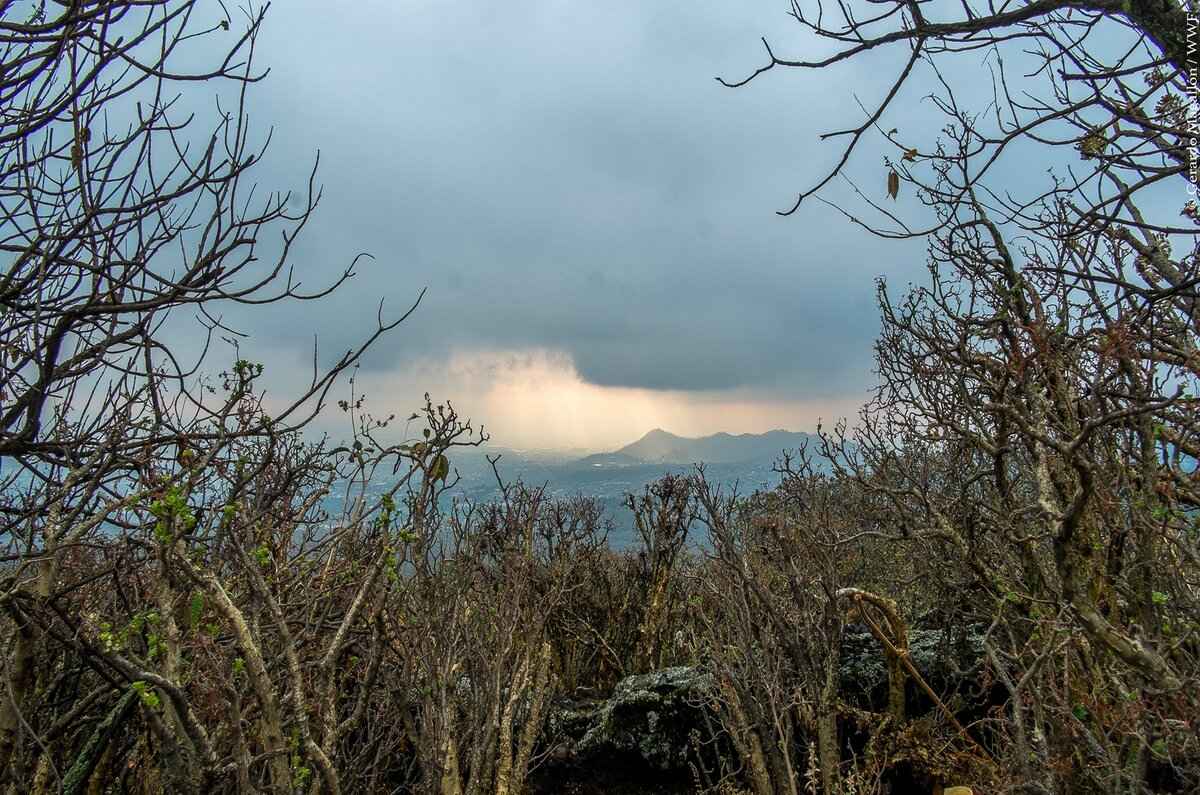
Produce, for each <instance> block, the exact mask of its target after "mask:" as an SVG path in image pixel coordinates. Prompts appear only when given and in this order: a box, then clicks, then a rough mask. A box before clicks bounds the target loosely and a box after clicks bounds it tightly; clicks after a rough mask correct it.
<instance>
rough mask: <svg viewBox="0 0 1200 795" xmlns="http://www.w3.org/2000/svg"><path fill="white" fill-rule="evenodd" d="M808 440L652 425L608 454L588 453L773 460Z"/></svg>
mask: <svg viewBox="0 0 1200 795" xmlns="http://www.w3.org/2000/svg"><path fill="white" fill-rule="evenodd" d="M808 439H809V435H808V434H806V433H792V432H789V431H780V430H774V431H769V432H767V433H762V434H754V433H742V434H737V435H733V434H729V433H725V432H721V433H715V434H712V435H711V436H702V437H700V438H690V437H684V436H676V435H675V434H673V433H670V432H669V431H665V430H663V429H662V428H654V429H653V430H651V431H648V432H647V433H646V435H645V436H643V437H642V438H641V439H638V440H637V441H636V442H634V443H632V444H628V445H625V446H624V447H622V448H621V449H620V450H616V451H614V452H612V453H608V454H602V455H601V456H599V457H597V456H592V458H607V459H613V460H618V459H619V460H622V461H637V462H641V463H648V464H660V463H674V464H693V463H700V462H707V463H714V464H715V463H737V462H741V461H753V460H773V459H776V458H778V457H779V456H780V455H781V454H782V453H783V451H784V450H794V449H796V448H798V447H800V446H801V445H803V444H805V443H806V442H807V441H808Z"/></svg>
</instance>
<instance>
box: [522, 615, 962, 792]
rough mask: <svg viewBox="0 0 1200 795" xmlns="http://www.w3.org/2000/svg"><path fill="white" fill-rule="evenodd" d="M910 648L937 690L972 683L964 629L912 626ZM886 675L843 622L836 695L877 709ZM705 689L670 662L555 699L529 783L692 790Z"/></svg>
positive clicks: (919, 707)
mask: <svg viewBox="0 0 1200 795" xmlns="http://www.w3.org/2000/svg"><path fill="white" fill-rule="evenodd" d="M909 653H910V656H911V659H912V661H913V664H914V665H915V667H916V668H917V670H918V671H920V672H921V674H922V676H924V677H925V679H926V680H927V681H928V682H929V683H930V685H931V686H933V687H934V688H935V689H937V690H939V691H942V692H944V691H946V690H948V689H952V688H954V687H956V686H966V685H969V684H970V683H971V682H973V681H974V679H975V676H976V675H977V674H978V672H979V664H980V663H981V661H982V659H983V639H982V637H981V636H979V635H977V634H974V633H971V632H967V633H958V634H957V635H956V636H955V637H950V636H947V635H945V634H944V633H942V632H941V631H938V630H913V631H911V632H910V633H909ZM887 677H888V673H887V665H886V663H885V661H884V658H883V655H882V653H881V650H880V648H879V644H878V642H877V641H876V640H875V639H874V638H873V637H872V636H871V635H870V634H869V633H867V632H866V631H865V630H863V631H858V630H857V629H850V630H848V631H847V632H846V635H845V637H844V638H843V643H842V659H841V689H842V697H843V698H844V699H846V700H847V701H848V702H851V703H854V704H856V705H858V706H861V707H864V708H869V709H873V710H876V711H878V710H881V709H883V708H884V707H885V706H886V702H887ZM711 687H712V679H711V677H710V676H709V675H708V674H706V673H704V672H703V671H702V670H701V669H699V668H692V667H677V668H667V669H664V670H661V671H655V672H653V673H648V674H640V675H637V676H630V677H626V678H625V679H622V680H621V681H620V682H619V683H618V684H617V686H616V688H615V689H614V690H613V692H612V694H611V695H610V696H608V697H607V698H604V699H581V700H564V701H561V702H559V703H558V704H557V705H556V706H555V709H554V710H553V711H552V713H551V715H550V718H549V727H548V729H549V731H548V742H549V743H550V744H551V747H550V748H549V749H548V757H547V759H546V762H545V764H544V765H542V767H541V769H540V770H539V772H538V773H537V774H536V775H535V780H534V781H533V782H532V783H533V785H534V791H539V792H550V791H555V792H560V791H573V792H579V793H586V792H613V793H620V792H624V793H633V792H637V793H649V792H663V793H672V792H689V791H692V790H693V789H694V787H693V785H692V782H691V776H692V770H691V767H690V765H689V763H691V762H693V761H695V759H696V754H697V753H698V749H699V748H701V747H703V748H711V746H708V745H705V744H704V743H701V744H699V745H698V744H697V739H699V740H702V741H706V740H708V739H709V738H711V737H712V735H713V732H712V728H711V725H712V724H711V722H712V715H711V714H708V713H707V711H706V709H705V707H704V704H705V702H706V700H707V695H708V693H709V689H710V688H711ZM909 699H910V702H912V703H911V709H910V712H909V714H910V715H916V714H920V713H921V712H924V711H927V710H928V709H929V706H930V705H929V704H927V703H922V699H921V696H920V694H919V693H918V692H916V689H915V688H914V687H912V686H910V688H909ZM968 700H969V699H968Z"/></svg>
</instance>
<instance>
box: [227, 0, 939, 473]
mask: <svg viewBox="0 0 1200 795" xmlns="http://www.w3.org/2000/svg"><path fill="white" fill-rule="evenodd" d="M787 10H788V5H787V3H786V2H783V0H769V1H767V2H754V3H745V2H733V1H732V0H729V1H728V2H724V1H722V2H710V3H686V4H685V3H683V2H678V1H677V0H656V1H655V2H645V0H613V1H612V2H609V3H604V4H579V3H568V2H565V0H514V2H510V3H504V4H498V3H482V2H477V1H476V0H463V2H458V3H452V4H447V3H434V2H411V1H405V2H375V1H374V0H357V1H356V2H353V3H338V4H330V3H328V2H313V1H311V0H288V2H281V3H276V4H274V5H273V6H272V7H271V9H270V12H269V13H268V16H267V20H266V23H265V28H264V30H263V33H262V36H261V38H260V41H259V43H258V48H257V52H256V60H257V62H258V63H259V64H260V65H261V66H263V67H269V68H270V74H269V76H268V77H267V79H266V80H265V81H264V82H263V83H261V84H259V85H258V86H256V87H255V88H254V89H253V91H252V93H251V95H250V102H249V107H250V113H251V122H252V124H254V125H255V126H256V127H257V128H258V129H259V130H260V131H262V132H265V131H266V130H267V129H269V128H270V129H272V130H273V131H272V139H271V147H270V149H269V152H268V155H267V158H266V159H265V160H264V161H263V163H262V164H261V165H260V166H258V167H257V168H256V172H257V179H258V181H259V182H260V183H261V184H262V186H264V187H266V188H271V189H288V188H300V187H302V186H303V184H304V182H305V180H306V179H307V175H308V170H309V168H310V166H311V164H312V162H313V158H314V157H315V155H316V154H317V152H318V151H319V152H320V170H319V174H318V179H319V182H320V183H321V185H322V186H323V190H324V193H323V198H322V202H321V206H320V208H319V209H318V211H317V214H316V216H315V217H314V219H313V220H312V222H311V224H310V225H309V227H308V228H306V229H305V231H304V233H303V235H302V236H301V238H300V240H299V241H298V244H297V247H296V250H295V253H294V256H293V257H292V265H294V267H295V270H296V273H297V274H298V275H299V276H300V277H301V278H302V279H303V280H304V283H305V284H306V285H316V284H319V283H321V282H323V281H324V280H327V279H328V278H330V277H331V276H333V275H334V274H336V273H337V272H339V271H340V270H341V269H342V268H344V267H345V265H346V264H347V263H348V262H349V261H350V260H351V259H352V258H353V257H354V255H355V254H357V253H359V252H368V253H370V254H371V255H372V256H373V259H371V260H369V261H364V262H363V263H362V265H361V267H359V268H357V269H356V275H355V277H354V279H352V280H351V282H350V283H349V284H347V285H346V286H344V287H343V288H342V289H341V290H339V291H338V292H337V293H335V294H334V295H332V296H330V297H329V298H327V299H324V300H322V301H320V302H316V303H307V304H300V305H296V304H292V305H287V306H277V307H255V308H254V309H253V310H250V309H244V310H231V311H230V312H229V314H228V315H227V316H226V320H227V321H228V322H230V323H232V324H233V325H234V326H235V327H236V328H238V329H239V330H241V331H244V332H246V333H247V334H249V335H250V338H249V340H248V341H247V342H246V343H244V345H243V349H244V352H245V353H246V354H247V355H249V356H250V357H251V358H256V359H258V360H260V361H263V362H264V363H265V364H266V365H267V378H266V379H265V381H264V383H266V384H267V388H268V397H269V398H270V397H271V396H272V393H273V394H274V395H275V396H276V399H277V400H282V398H283V396H284V395H286V393H287V392H288V390H289V389H290V388H292V386H294V385H295V384H296V383H298V382H299V381H300V380H301V379H304V378H307V375H308V372H309V368H310V366H311V360H312V351H313V345H314V337H315V338H316V342H317V345H318V350H319V352H320V354H319V355H320V358H321V360H322V361H330V360H332V359H335V358H336V357H337V355H338V354H340V353H341V352H343V351H344V350H345V349H347V348H349V347H352V346H353V345H355V343H356V342H357V341H358V340H359V339H361V338H362V337H363V336H364V335H365V334H368V333H369V332H370V331H371V330H372V328H373V324H374V322H375V317H376V310H377V308H378V305H379V303H380V301H381V300H382V301H383V302H384V312H385V314H387V313H398V312H400V311H403V310H404V309H406V308H407V307H408V306H409V305H410V304H411V303H412V301H413V300H414V299H415V298H416V296H417V295H418V294H419V293H420V291H421V290H422V289H425V290H426V293H425V297H424V299H423V300H422V302H421V304H420V306H419V307H418V309H417V311H416V312H415V313H414V314H413V316H412V317H411V318H410V319H409V320H408V321H406V322H405V323H404V324H402V325H401V326H400V327H399V328H398V329H397V330H396V331H394V332H392V333H391V334H390V335H389V336H388V337H386V338H384V339H383V340H382V341H381V342H380V343H379V344H378V345H377V346H376V347H375V348H374V349H373V350H372V351H371V352H370V354H369V355H368V356H367V358H366V359H364V361H363V364H362V367H361V369H360V371H359V372H358V375H357V377H356V389H357V390H358V391H359V393H365V394H366V395H367V398H368V401H369V405H370V406H371V408H372V410H373V413H375V414H377V415H386V414H388V413H391V412H395V413H396V414H398V415H403V416H407V414H408V413H410V412H411V411H412V410H413V409H415V408H417V407H419V405H420V402H421V395H422V394H423V393H425V392H430V393H431V395H432V396H433V398H434V400H435V401H441V400H450V401H452V402H453V404H454V405H455V406H456V407H457V408H458V409H459V411H460V413H462V414H463V415H466V416H470V417H471V418H472V419H473V420H474V421H475V423H476V424H477V425H479V424H482V425H483V426H484V427H486V428H487V429H488V430H489V432H490V434H491V436H492V440H493V442H494V443H497V444H501V445H506V446H511V447H536V448H559V449H566V448H571V449H587V450H605V449H613V448H615V447H619V446H621V445H623V444H626V443H628V442H630V441H633V440H634V439H636V438H638V437H640V436H641V435H642V434H644V433H645V432H646V431H648V430H650V429H651V428H655V427H662V428H665V429H667V430H669V431H672V432H675V433H679V434H682V435H690V436H698V435H704V434H708V433H715V432H718V431H727V432H735V433H739V432H763V431H766V430H770V429H773V428H786V429H788V430H812V429H813V428H814V427H815V425H816V423H817V421H818V420H819V419H824V420H825V421H826V422H830V421H833V420H835V419H837V418H839V417H853V415H854V414H855V413H856V411H857V409H858V407H859V405H861V403H862V402H863V400H864V399H865V397H866V396H867V394H868V390H869V388H870V386H871V385H872V384H873V383H874V374H873V371H872V367H873V365H872V347H871V346H872V342H873V340H874V338H875V336H876V334H877V332H878V328H879V326H878V310H877V307H876V303H875V294H874V291H875V279H876V278H877V277H880V276H883V277H886V278H887V280H888V282H889V283H890V284H898V285H901V286H902V285H903V284H905V283H906V282H908V281H912V280H915V279H918V278H920V274H921V273H923V267H924V266H923V249H922V246H921V245H920V244H919V243H917V244H905V243H896V242H892V241H882V240H878V239H876V238H873V237H871V236H869V235H868V234H866V233H865V232H863V231H862V230H861V229H859V228H857V227H855V226H854V225H852V224H851V223H849V222H848V221H846V220H845V219H844V218H843V217H842V216H841V215H840V214H838V213H837V212H836V211H835V210H833V209H832V208H830V207H827V206H826V205H823V204H821V203H819V202H813V203H811V204H807V203H806V205H805V206H804V207H802V208H801V210H800V211H799V212H798V213H797V214H795V215H794V216H791V217H788V218H782V217H779V216H778V215H776V213H775V211H776V210H778V209H781V208H786V207H787V206H790V205H791V203H792V201H793V200H794V197H795V195H796V193H797V192H798V191H799V190H800V189H802V188H805V187H808V186H809V185H810V184H812V183H813V182H814V181H815V180H817V179H819V178H820V177H822V176H824V173H825V170H826V169H828V168H829V167H830V166H831V164H832V163H833V162H835V160H836V158H837V157H838V156H839V155H840V153H841V149H840V147H839V145H838V144H837V143H830V142H821V141H819V140H818V135H819V134H820V133H822V132H826V131H829V130H831V129H838V128H842V127H845V126H847V125H849V124H854V123H857V122H858V121H859V120H860V119H861V118H862V111H861V109H860V108H859V106H858V105H857V104H856V98H858V99H860V100H862V101H863V102H867V103H869V102H871V101H874V100H875V99H876V98H877V97H878V96H880V95H881V94H882V92H884V91H885V90H886V88H887V86H886V85H885V84H884V83H883V82H882V81H883V80H886V79H887V77H888V76H889V75H891V74H893V73H894V71H893V70H894V68H895V65H896V60H895V59H896V58H897V57H900V56H901V55H902V53H894V54H889V53H881V54H879V55H878V56H872V57H870V58H865V59H861V60H857V61H855V62H853V63H849V64H845V65H841V66H839V67H838V68H837V69H835V70H829V71H826V72H819V73H818V72H803V73H802V72H799V71H786V70H778V71H777V72H776V73H772V74H769V75H766V76H765V77H764V78H761V79H760V80H758V81H756V82H755V83H753V84H751V85H750V86H748V87H746V88H742V89H737V90H732V89H728V88H724V87H722V86H720V85H719V84H718V83H717V82H716V81H715V80H714V77H716V76H718V75H720V76H725V77H731V78H732V77H741V76H743V75H745V74H746V73H748V72H750V71H752V70H753V69H754V68H756V67H757V66H759V65H760V64H761V63H762V61H763V50H762V44H761V42H760V37H762V36H766V37H767V38H768V39H770V40H771V42H772V45H773V47H775V49H776V51H777V52H780V53H781V54H797V53H803V54H804V55H806V56H808V55H811V54H815V53H816V52H818V49H817V48H816V45H815V44H814V42H813V41H812V40H811V39H807V38H805V37H804V36H803V35H802V34H801V31H799V30H798V29H797V26H796V25H795V23H793V22H792V21H791V20H789V18H788V17H787V14H786V12H787ZM900 107H901V110H900V111H899V112H898V115H899V117H900V120H899V122H894V125H893V126H895V124H899V125H900V126H902V128H903V127H904V125H905V124H907V125H909V126H910V127H911V128H913V129H914V130H916V129H918V128H920V126H921V125H922V124H923V123H925V122H923V119H924V118H925V117H933V116H935V114H932V113H924V114H922V113H920V112H919V107H920V97H919V96H917V95H916V94H914V95H913V97H912V98H911V102H908V103H906V104H902V105H901V106H900ZM905 108H908V110H905ZM934 121H936V118H933V119H932V121H931V122H930V123H933V122H934ZM882 158H883V150H882V149H881V147H880V146H879V142H875V143H873V144H871V145H869V146H867V147H865V148H864V152H863V153H861V154H860V156H859V157H857V158H856V159H855V161H854V163H853V164H852V167H851V169H850V171H849V173H850V174H851V175H852V176H854V177H855V178H856V179H859V178H861V180H862V184H864V185H868V186H869V187H868V188H867V189H868V190H869V191H871V192H873V193H874V194H875V195H874V198H882V197H883V193H884V185H885V181H884V175H885V171H884V168H883V159H882ZM829 195H830V197H831V198H834V199H838V198H842V199H845V198H847V197H848V196H849V193H848V189H847V188H845V187H844V186H842V185H841V184H840V183H839V184H835V185H833V186H832V189H831V191H830V192H829ZM905 199H906V197H901V200H900V202H899V203H900V204H901V205H902V206H903V205H904V204H905ZM343 391H344V390H343ZM320 422H321V423H325V424H327V425H328V427H329V428H330V429H331V430H332V431H333V432H335V433H336V432H337V431H338V429H339V428H340V425H339V423H341V422H342V419H341V418H340V417H339V416H336V415H333V416H328V417H323V418H322V419H321V420H320Z"/></svg>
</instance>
